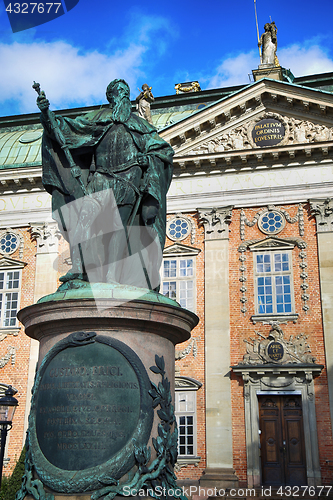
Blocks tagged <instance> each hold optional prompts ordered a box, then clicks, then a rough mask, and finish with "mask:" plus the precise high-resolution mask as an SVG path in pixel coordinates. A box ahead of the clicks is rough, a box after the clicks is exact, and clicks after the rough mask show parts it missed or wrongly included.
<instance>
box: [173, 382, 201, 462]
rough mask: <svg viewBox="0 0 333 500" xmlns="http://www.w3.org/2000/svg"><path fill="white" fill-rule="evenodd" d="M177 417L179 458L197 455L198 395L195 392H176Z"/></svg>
mask: <svg viewBox="0 0 333 500" xmlns="http://www.w3.org/2000/svg"><path fill="white" fill-rule="evenodd" d="M175 396H176V407H175V416H176V420H177V425H178V454H179V456H195V454H196V430H195V426H196V412H195V409H196V397H195V396H196V394H195V391H186V392H180V391H176V393H175Z"/></svg>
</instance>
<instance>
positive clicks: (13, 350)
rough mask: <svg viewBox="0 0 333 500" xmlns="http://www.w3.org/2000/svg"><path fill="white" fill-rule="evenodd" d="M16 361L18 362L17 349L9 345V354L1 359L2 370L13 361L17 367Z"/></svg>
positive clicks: (0, 366)
mask: <svg viewBox="0 0 333 500" xmlns="http://www.w3.org/2000/svg"><path fill="white" fill-rule="evenodd" d="M15 360H16V348H15V347H13V346H11V345H9V346H8V347H7V353H6V354H5V355H4V356H2V358H0V368H3V367H4V366H6V365H7V363H9V361H11V364H12V365H15Z"/></svg>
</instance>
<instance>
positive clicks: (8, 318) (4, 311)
mask: <svg viewBox="0 0 333 500" xmlns="http://www.w3.org/2000/svg"><path fill="white" fill-rule="evenodd" d="M0 290H1V293H0V327H6V326H16V314H17V311H18V308H19V291H20V271H2V272H0Z"/></svg>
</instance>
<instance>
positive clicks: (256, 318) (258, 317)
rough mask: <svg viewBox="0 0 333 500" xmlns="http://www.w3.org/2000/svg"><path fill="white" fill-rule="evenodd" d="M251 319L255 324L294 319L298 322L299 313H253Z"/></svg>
mask: <svg viewBox="0 0 333 500" xmlns="http://www.w3.org/2000/svg"><path fill="white" fill-rule="evenodd" d="M251 320H252V322H253V324H254V325H255V324H256V323H259V322H264V321H265V322H268V321H279V322H283V321H293V322H294V323H296V321H297V320H298V314H297V313H289V314H253V316H251Z"/></svg>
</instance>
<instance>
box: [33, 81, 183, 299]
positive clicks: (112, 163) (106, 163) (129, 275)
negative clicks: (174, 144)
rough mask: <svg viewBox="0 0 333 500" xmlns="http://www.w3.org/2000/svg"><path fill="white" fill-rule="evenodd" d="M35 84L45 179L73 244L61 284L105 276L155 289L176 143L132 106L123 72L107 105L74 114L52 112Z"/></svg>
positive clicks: (110, 91) (112, 87)
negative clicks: (77, 114)
mask: <svg viewBox="0 0 333 500" xmlns="http://www.w3.org/2000/svg"><path fill="white" fill-rule="evenodd" d="M35 85H37V86H38V84H35ZM38 92H39V96H38V98H37V105H38V107H39V109H40V110H41V122H42V124H43V127H44V135H43V143H42V161H43V185H44V187H45V189H46V190H47V191H48V192H49V193H50V194H51V195H52V211H53V218H54V219H56V220H57V221H58V224H59V229H60V231H61V233H62V234H63V236H64V238H65V239H66V240H67V241H68V242H69V245H70V252H71V261H72V268H71V269H70V270H69V271H68V272H67V274H66V275H65V276H62V277H61V278H60V280H61V281H62V282H63V283H62V285H61V287H62V289H70V288H72V287H73V288H77V287H79V286H80V283H82V284H84V282H90V283H91V282H102V283H120V284H124V285H131V286H138V287H143V288H149V289H151V290H153V289H154V290H157V291H158V289H159V267H160V264H161V260H162V251H163V247H164V242H165V227H166V193H167V191H168V188H169V185H170V183H171V178H172V157H173V154H174V151H173V149H172V148H171V146H170V145H169V144H167V143H166V142H165V141H164V140H163V139H161V138H160V137H159V136H158V134H157V132H156V129H155V128H154V127H153V126H152V125H151V124H149V123H148V122H147V121H146V120H144V119H143V118H141V117H139V116H137V115H135V114H133V113H132V112H131V102H130V98H129V96H130V89H129V86H128V84H127V83H126V82H125V81H124V80H120V79H116V80H113V81H112V82H111V83H110V84H109V85H108V87H107V90H106V97H107V100H108V101H109V103H110V106H109V107H107V108H101V109H99V110H96V111H92V112H89V113H87V114H85V115H83V116H79V117H77V118H75V119H70V118H67V117H62V116H59V115H58V114H57V115H55V114H54V113H53V112H51V111H50V109H49V101H48V100H47V98H46V96H45V93H44V92H40V90H39V88H38ZM61 287H60V288H61Z"/></svg>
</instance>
